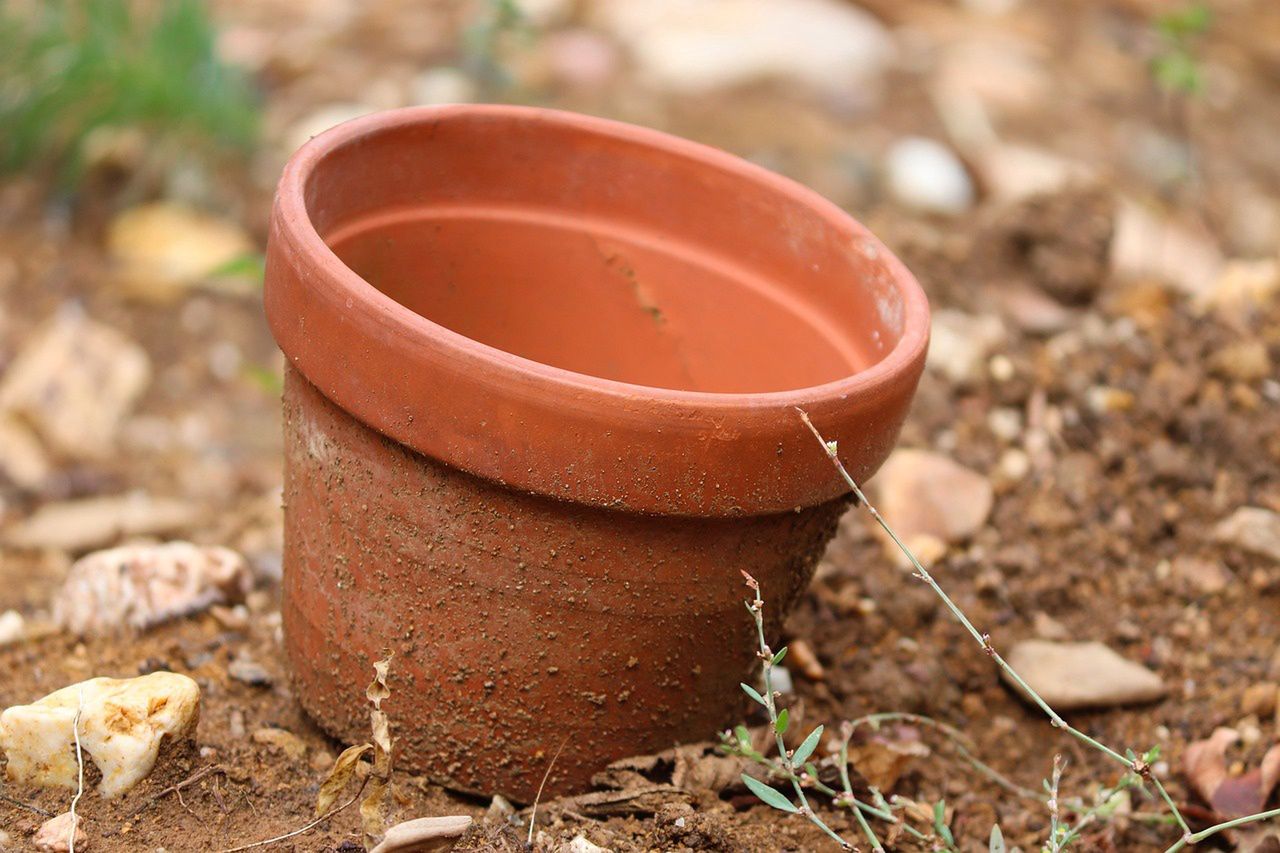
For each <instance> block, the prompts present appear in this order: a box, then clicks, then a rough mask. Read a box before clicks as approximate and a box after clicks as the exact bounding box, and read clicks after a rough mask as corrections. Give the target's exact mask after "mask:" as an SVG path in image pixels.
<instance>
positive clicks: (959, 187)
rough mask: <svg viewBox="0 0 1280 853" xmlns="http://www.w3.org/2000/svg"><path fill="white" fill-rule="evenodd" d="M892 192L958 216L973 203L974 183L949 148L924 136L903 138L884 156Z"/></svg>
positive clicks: (904, 201) (923, 207)
mask: <svg viewBox="0 0 1280 853" xmlns="http://www.w3.org/2000/svg"><path fill="white" fill-rule="evenodd" d="M885 172H886V174H887V178H888V182H889V191H890V192H892V193H893V196H894V198H896V199H897V200H898V201H899V202H900V203H901V204H904V205H906V206H907V207H911V208H914V209H916V210H921V211H924V212H926V213H942V214H947V215H953V216H954V215H957V214H960V213H964V212H965V211H966V210H968V209H969V208H970V207H972V206H973V195H974V193H973V183H972V182H971V181H970V180H969V173H968V172H966V171H965V168H964V165H963V164H962V163H961V162H960V158H958V157H957V156H956V155H955V154H954V153H953V152H952V151H951V149H950V148H947V147H946V146H945V145H943V144H942V143H940V142H935V141H934V140H932V139H926V138H924V137H922V136H908V137H906V138H904V139H900V140H898V141H897V142H895V143H894V144H893V147H891V148H890V149H889V153H888V155H887V156H886V158H885Z"/></svg>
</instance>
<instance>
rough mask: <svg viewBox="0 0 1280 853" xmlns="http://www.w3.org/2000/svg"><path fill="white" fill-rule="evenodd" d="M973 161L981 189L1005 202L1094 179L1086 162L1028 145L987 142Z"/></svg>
mask: <svg viewBox="0 0 1280 853" xmlns="http://www.w3.org/2000/svg"><path fill="white" fill-rule="evenodd" d="M975 161H976V167H977V170H978V174H979V176H980V177H981V178H982V183H983V187H984V189H986V191H987V192H988V193H990V195H991V198H992V199H994V200H995V201H998V202H1001V203H1005V204H1011V203H1013V202H1016V201H1022V200H1023V199H1027V198H1030V197H1032V196H1037V195H1049V194H1053V193H1058V192H1062V191H1063V190H1065V189H1067V188H1068V187H1070V186H1072V185H1074V184H1083V183H1088V182H1089V181H1091V180H1093V179H1094V172H1093V170H1092V169H1090V168H1089V167H1088V166H1086V165H1085V164H1083V163H1080V162H1077V161H1074V160H1067V159H1066V158H1063V157H1059V156H1058V155H1057V154H1054V153H1052V152H1050V151H1046V150H1044V149H1042V148H1033V147H1032V146H1029V145H1019V144H1015V143H996V144H993V145H988V146H985V147H984V148H982V150H981V151H979V152H978V154H977V155H976V157H975Z"/></svg>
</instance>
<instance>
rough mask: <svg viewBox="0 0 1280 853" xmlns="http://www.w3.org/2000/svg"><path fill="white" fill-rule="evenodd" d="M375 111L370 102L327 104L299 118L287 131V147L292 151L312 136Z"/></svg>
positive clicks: (285, 135)
mask: <svg viewBox="0 0 1280 853" xmlns="http://www.w3.org/2000/svg"><path fill="white" fill-rule="evenodd" d="M373 111H374V108H373V107H371V106H369V105H368V104H351V103H346V104H325V105H324V106H322V107H320V108H319V109H316V110H315V111H313V112H310V113H308V114H307V115H305V116H303V117H302V118H300V119H298V120H297V121H296V122H294V123H293V124H292V125H291V126H290V127H289V129H288V130H287V131H285V133H284V145H285V148H286V150H287V151H288V152H289V153H292V152H294V151H296V150H298V149H299V148H301V147H302V146H303V145H305V144H306V143H307V142H308V141H309V140H310V139H311V137H313V136H319V135H320V134H322V133H324V132H325V131H326V130H329V129H330V128H333V127H337V126H338V125H340V124H342V123H343V122H347V121H350V120H351V119H353V118H359V117H360V116H362V115H368V114H369V113H371V112H373Z"/></svg>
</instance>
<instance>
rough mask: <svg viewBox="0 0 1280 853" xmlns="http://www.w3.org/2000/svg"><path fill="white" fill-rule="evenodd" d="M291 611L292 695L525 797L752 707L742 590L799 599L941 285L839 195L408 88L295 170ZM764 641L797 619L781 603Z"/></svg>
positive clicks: (275, 273) (289, 206)
mask: <svg viewBox="0 0 1280 853" xmlns="http://www.w3.org/2000/svg"><path fill="white" fill-rule="evenodd" d="M266 308H267V316H268V319H269V320H270V324H271V328H272V331H273V333H274V334H275V337H276V340H277V341H278V342H279V344H280V347H281V348H282V349H283V350H284V352H285V354H286V355H287V357H288V361H289V364H290V370H289V375H288V377H287V380H286V384H285V401H284V404H285V439H286V450H285V454H286V456H285V471H286V485H285V536H286V540H285V555H284V561H285V567H284V568H285V581H284V609H283V613H284V627H285V641H286V647H287V651H288V655H289V658H290V661H291V664H292V670H293V674H294V678H295V683H296V690H297V695H298V698H299V700H300V701H301V702H302V704H303V706H304V707H305V708H306V710H307V711H308V712H309V713H310V714H311V715H312V716H313V717H314V718H315V719H316V720H317V721H318V722H319V723H320V724H321V725H322V726H323V727H324V728H325V729H327V730H328V731H329V732H331V733H332V734H333V735H335V736H336V737H338V738H340V739H342V740H343V741H348V742H354V741H360V740H363V739H367V737H368V728H369V717H368V709H367V704H366V702H365V700H364V687H365V685H366V684H367V683H368V681H369V679H370V675H371V673H372V668H371V664H372V663H373V661H374V660H375V659H377V658H378V657H379V656H380V654H381V652H382V650H383V649H386V648H390V649H394V650H395V651H396V652H397V657H396V659H395V662H394V663H393V665H392V669H391V698H390V699H389V700H388V701H387V702H386V703H385V707H386V708H387V710H388V711H389V712H390V715H391V718H392V720H393V721H394V725H395V733H396V735H397V737H398V739H399V740H398V747H397V749H398V753H397V762H398V766H400V767H403V768H412V769H414V770H416V771H419V772H421V773H424V774H425V775H427V776H428V777H430V778H431V779H433V780H436V781H438V782H441V783H444V784H446V785H449V786H452V787H455V788H459V789H464V790H471V791H476V792H483V793H503V794H505V795H507V796H509V797H511V798H512V799H515V800H518V801H528V800H529V799H531V797H532V796H533V794H534V792H535V790H536V789H537V787H538V783H539V781H540V779H541V777H542V774H543V772H544V771H545V770H546V768H547V765H548V762H549V760H550V757H551V755H552V754H553V753H555V752H556V750H557V749H558V748H559V746H560V745H561V743H562V742H564V750H563V754H561V755H560V758H559V760H558V762H557V763H556V765H555V769H554V772H553V773H552V775H551V778H550V781H549V783H548V790H549V792H551V793H559V792H563V791H570V790H576V789H581V788H583V787H584V786H586V785H587V784H588V782H589V780H590V778H591V775H592V774H593V773H594V772H596V771H597V770H599V769H600V768H601V767H603V766H604V765H605V764H606V763H608V762H609V761H611V760H614V759H617V758H620V757H624V756H627V755H633V754H640V753H645V752H648V751H654V750H661V749H665V748H668V747H670V746H671V745H672V744H673V743H675V742H679V741H690V740H701V739H705V738H708V737H711V736H713V735H714V733H715V732H716V730H717V729H718V728H720V727H722V726H724V725H725V724H727V723H729V722H731V721H733V720H736V719H739V718H740V717H741V716H742V714H743V713H744V711H745V708H744V707H743V705H742V704H741V703H742V695H741V692H740V691H739V689H738V686H737V683H738V681H739V680H742V679H744V678H748V677H749V676H748V672H749V670H750V669H751V668H752V667H753V665H754V655H755V641H754V639H753V638H752V625H751V621H750V619H749V618H748V614H747V613H746V612H745V610H744V609H743V606H742V602H743V601H744V600H745V599H746V598H747V596H748V593H747V591H746V589H745V588H744V587H743V584H742V578H741V576H740V575H739V571H738V570H739V569H745V570H747V571H749V572H751V573H752V574H753V575H755V576H756V577H757V578H759V579H760V581H761V582H762V584H763V586H764V595H765V597H766V599H767V601H768V605H769V608H770V611H769V612H770V613H771V615H772V616H773V617H774V619H775V620H776V619H778V618H779V617H780V616H781V614H783V613H784V612H785V611H786V609H787V607H788V606H789V605H790V604H791V603H792V601H793V600H794V599H795V597H796V596H797V594H798V593H799V592H800V591H801V590H802V589H803V588H804V586H805V584H806V583H807V581H808V579H809V575H810V572H811V570H812V567H813V565H814V563H815V561H816V560H817V558H818V556H819V555H820V554H821V552H822V549H823V546H824V545H825V544H826V542H827V541H828V539H829V538H830V537H831V535H832V534H833V533H834V531H835V527H836V523H837V520H838V518H839V516H840V514H841V511H842V509H843V508H844V506H845V501H844V499H843V498H842V494H843V492H844V489H843V487H842V486H841V484H840V482H839V481H838V480H837V479H836V477H835V475H834V472H833V471H832V469H831V468H830V466H829V463H828V461H827V460H826V458H825V456H824V455H823V453H822V450H821V448H819V447H818V446H817V444H816V443H815V442H814V440H813V437H812V436H811V435H809V433H808V432H806V430H805V429H804V427H803V425H802V424H801V422H800V421H799V419H798V417H797V414H796V411H795V407H796V406H803V407H804V408H805V409H806V410H807V411H808V412H809V413H810V414H811V415H812V417H813V420H814V422H815V423H816V424H817V425H818V426H819V428H821V429H822V430H823V431H824V433H825V434H826V435H827V436H828V437H829V438H832V439H838V440H839V441H840V449H841V452H842V454H843V456H844V459H845V461H846V462H847V464H848V465H849V467H850V469H851V471H852V472H853V473H854V475H855V476H857V477H863V478H865V477H867V476H869V475H870V474H871V473H872V472H874V471H875V469H876V468H877V467H878V466H879V465H880V463H881V462H882V461H883V459H884V458H885V456H886V455H887V454H888V452H889V450H890V448H891V447H892V445H893V443H894V439H895V437H896V435H897V433H898V429H899V426H900V425H901V423H902V421H903V417H904V415H905V413H906V410H907V406H908V403H909V401H910V399H911V396H912V393H913V392H914V389H915V386H916V381H917V379H918V377H919V374H920V370H921V368H922V365H923V362H924V354H925V347H926V340H927V335H928V308H927V305H926V302H925V299H924V296H923V295H922V293H921V291H920V289H919V287H918V285H917V284H916V283H915V281H914V280H913V279H912V277H911V275H910V274H909V273H908V272H907V271H906V269H904V268H903V267H902V265H901V264H900V263H899V262H898V261H897V260H896V259H895V258H894V257H893V256H892V255H890V254H889V252H888V251H886V250H885V248H884V246H882V245H881V244H880V243H879V242H878V241H877V240H876V239H875V238H874V237H872V236H871V234H869V233H868V232H867V231H866V230H865V229H864V228H862V227H861V226H860V225H858V223H856V222H854V221H853V220H852V219H850V218H849V217H848V216H847V215H845V214H844V213H843V212H842V211H840V210H839V209H838V208H836V207H835V206H834V205H832V204H830V203H828V202H826V201H824V200H823V199H822V198H820V197H819V196H817V195H816V194H814V193H812V192H810V191H809V190H806V189H804V188H803V187H800V186H797V185H796V184H794V183H792V182H790V181H788V180H785V179H783V178H780V177H778V176H776V175H773V174H771V173H769V172H767V171H765V170H763V169H760V168H758V167H756V166H753V165H750V164H748V163H746V162H743V161H741V160H738V159H736V158H734V157H731V156H729V155H727V154H724V153H722V152H720V151H716V150H713V149H711V148H706V147H703V146H701V145H696V144H694V143H691V142H686V141H683V140H680V139H676V138H673V137H670V136H666V135H664V134H661V133H657V132H654V131H650V130H643V129H640V128H636V127H630V126H627V125H623V124H617V123H614V122H609V121H603V120H600V119H595V118H588V117H584V116H577V115H571V114H567V113H560V112H553V111H548V110H538V109H528V108H520V107H507V106H471V105H461V106H447V107H431V108H415V109H408V110H400V111H396V112H388V113H381V114H377V115H372V116H367V117H365V118H361V119H357V120H355V121H351V122H348V123H346V124H343V125H341V126H340V127H337V128H335V129H333V130H331V131H329V132H328V133H325V134H323V135H321V136H318V137H316V138H315V139H313V140H311V141H310V142H309V143H307V144H306V145H305V146H303V148H302V149H301V150H300V151H298V153H297V154H295V155H294V157H293V159H292V160H291V161H290V162H289V165H288V166H287V167H286V169H285V172H284V176H283V178H282V179H281V181H280V186H279V190H278V194H277V197H276V203H275V208H274V211H273V216H272V225H271V235H270V243H269V248H268V253H267V281H266ZM775 626H776V622H775Z"/></svg>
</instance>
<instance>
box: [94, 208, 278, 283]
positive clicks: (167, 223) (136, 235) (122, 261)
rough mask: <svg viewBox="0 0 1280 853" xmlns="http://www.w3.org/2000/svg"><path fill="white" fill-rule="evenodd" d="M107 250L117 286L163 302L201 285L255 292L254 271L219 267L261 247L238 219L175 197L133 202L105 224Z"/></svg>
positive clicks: (255, 280)
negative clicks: (188, 204) (235, 271)
mask: <svg viewBox="0 0 1280 853" xmlns="http://www.w3.org/2000/svg"><path fill="white" fill-rule="evenodd" d="M107 251H108V252H109V253H110V255H111V260H112V263H113V264H114V270H113V277H114V280H115V283H116V285H117V286H118V287H120V288H121V289H122V290H124V291H125V292H126V293H128V294H129V295H131V296H137V297H141V298H144V299H150V300H153V301H157V302H164V301H170V300H173V299H176V298H177V297H179V296H181V295H182V294H183V293H185V292H186V291H187V290H188V289H190V288H192V287H195V286H197V285H204V286H209V287H211V288H213V289H216V290H221V291H223V292H238V293H251V292H256V291H257V288H258V284H259V282H258V281H257V277H256V275H254V274H247V273H239V274H227V273H225V272H221V271H220V268H222V267H225V266H226V265H227V264H229V263H231V262H232V261H236V260H239V259H241V258H244V257H245V256H248V255H253V254H254V253H255V252H256V251H257V247H256V246H255V245H254V242H253V240H252V239H250V237H249V234H248V232H247V231H245V230H244V228H242V227H241V226H240V225H239V224H238V223H236V222H233V221H231V220H229V219H221V218H219V217H216V216H211V215H209V214H207V213H202V212H200V211H198V210H194V209H192V208H189V207H186V206H185V205H181V204H176V203H174V202H154V203H151V204H144V205H140V206H138V207H132V208H129V209H128V210H126V211H124V212H123V213H121V214H120V215H118V216H116V217H115V218H114V219H112V220H111V223H110V225H108V226H107Z"/></svg>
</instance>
